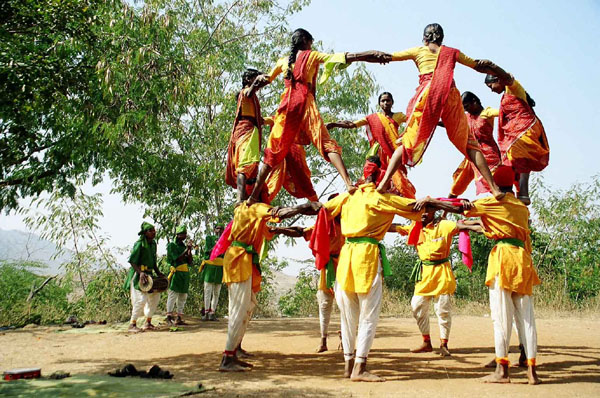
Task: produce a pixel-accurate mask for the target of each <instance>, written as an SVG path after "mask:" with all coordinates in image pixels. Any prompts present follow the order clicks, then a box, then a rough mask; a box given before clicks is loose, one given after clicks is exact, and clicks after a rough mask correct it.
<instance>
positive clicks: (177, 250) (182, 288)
mask: <svg viewBox="0 0 600 398" xmlns="http://www.w3.org/2000/svg"><path fill="white" fill-rule="evenodd" d="M185 250H186V246H185V244H184V243H183V242H177V241H174V242H170V243H169V244H168V245H167V263H169V265H170V266H171V267H177V266H178V265H181V264H187V260H188V259H187V257H184V258H183V259H182V260H177V258H178V257H179V256H181V255H182V254H183V253H184V252H185ZM191 265H192V264H188V267H189V266H191ZM169 289H170V290H172V291H174V292H177V293H188V292H189V290H190V273H189V271H188V272H185V271H175V273H174V274H173V276H172V277H171V283H170V284H169Z"/></svg>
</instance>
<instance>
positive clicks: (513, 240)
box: [496, 238, 525, 248]
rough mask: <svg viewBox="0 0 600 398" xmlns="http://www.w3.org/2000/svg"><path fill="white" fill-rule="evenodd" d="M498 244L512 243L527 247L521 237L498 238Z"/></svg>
mask: <svg viewBox="0 0 600 398" xmlns="http://www.w3.org/2000/svg"><path fill="white" fill-rule="evenodd" d="M497 245H512V246H517V247H522V248H525V242H523V241H522V240H521V239H517V238H502V239H498V240H497V241H496V246H497Z"/></svg>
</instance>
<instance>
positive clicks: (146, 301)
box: [129, 281, 160, 322]
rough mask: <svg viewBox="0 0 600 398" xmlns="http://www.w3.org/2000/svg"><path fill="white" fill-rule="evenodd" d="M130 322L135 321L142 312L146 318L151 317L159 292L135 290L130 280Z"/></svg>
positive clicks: (158, 298) (156, 305) (156, 304)
mask: <svg viewBox="0 0 600 398" xmlns="http://www.w3.org/2000/svg"><path fill="white" fill-rule="evenodd" d="M129 290H130V293H131V307H132V310H131V322H134V321H137V319H138V318H139V317H141V316H142V314H143V315H144V316H145V317H146V319H148V318H152V315H154V311H156V307H158V302H159V300H160V293H144V292H142V291H141V290H137V289H136V288H135V287H133V281H132V282H131V288H130V289H129Z"/></svg>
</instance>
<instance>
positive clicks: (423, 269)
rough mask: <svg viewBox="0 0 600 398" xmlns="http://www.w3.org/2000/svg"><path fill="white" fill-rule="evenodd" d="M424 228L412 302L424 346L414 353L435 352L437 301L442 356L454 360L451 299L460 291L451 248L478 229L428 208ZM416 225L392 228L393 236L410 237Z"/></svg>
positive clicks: (418, 248) (419, 245)
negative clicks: (432, 319) (432, 323)
mask: <svg viewBox="0 0 600 398" xmlns="http://www.w3.org/2000/svg"><path fill="white" fill-rule="evenodd" d="M421 222H422V224H423V229H422V238H421V239H420V240H419V242H418V243H417V245H416V249H417V253H418V255H419V259H420V261H419V263H417V264H416V266H415V270H414V271H413V275H415V282H416V283H415V292H414V295H413V298H412V300H411V303H410V304H411V308H412V312H413V316H414V318H415V319H416V321H417V325H418V326H419V330H420V331H421V335H422V336H423V342H422V344H421V345H420V346H419V347H416V348H414V349H411V350H410V352H413V353H421V352H432V351H433V347H432V345H431V336H430V334H429V305H430V302H431V301H432V300H434V302H435V304H434V309H435V313H436V315H437V318H438V324H439V327H440V352H439V353H440V356H443V357H445V356H450V351H449V349H448V339H449V338H450V327H451V325H452V314H451V311H452V302H451V297H452V295H453V294H454V291H455V290H456V279H454V273H453V272H452V264H451V263H450V248H451V246H452V238H453V237H454V236H455V235H456V234H458V233H459V231H461V230H472V229H475V228H476V227H475V226H473V227H472V226H470V225H466V224H457V223H455V222H454V221H450V220H444V219H442V218H440V217H436V210H435V209H433V208H427V210H426V211H425V213H423V216H422V217H421ZM414 226H415V224H414V223H413V224H411V225H406V226H402V225H398V224H392V227H391V228H390V232H398V233H400V234H402V235H409V234H410V231H411V230H412V228H414Z"/></svg>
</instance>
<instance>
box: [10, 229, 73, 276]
mask: <svg viewBox="0 0 600 398" xmlns="http://www.w3.org/2000/svg"><path fill="white" fill-rule="evenodd" d="M56 252H57V248H56V245H55V244H54V243H52V242H50V241H48V240H46V239H43V238H41V237H40V236H39V235H37V234H35V233H33V232H23V231H16V230H10V231H7V230H4V229H0V260H8V261H37V262H40V263H43V264H45V265H47V266H48V268H46V269H43V270H40V271H39V273H42V274H48V275H55V274H57V273H59V272H60V270H59V267H60V265H61V264H63V263H65V262H67V261H69V260H71V258H72V256H73V255H72V253H71V252H70V251H66V252H65V253H63V254H62V255H60V256H58V257H57V258H52V256H54V254H55V253H56Z"/></svg>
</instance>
